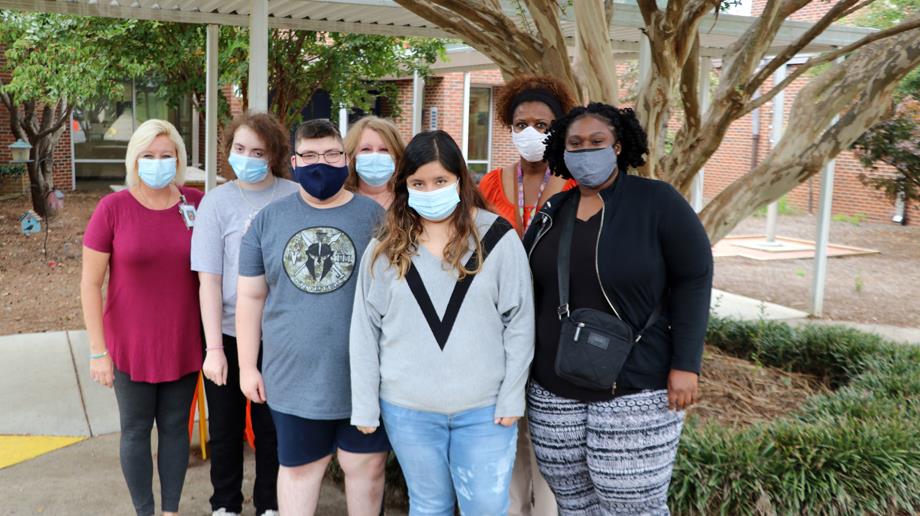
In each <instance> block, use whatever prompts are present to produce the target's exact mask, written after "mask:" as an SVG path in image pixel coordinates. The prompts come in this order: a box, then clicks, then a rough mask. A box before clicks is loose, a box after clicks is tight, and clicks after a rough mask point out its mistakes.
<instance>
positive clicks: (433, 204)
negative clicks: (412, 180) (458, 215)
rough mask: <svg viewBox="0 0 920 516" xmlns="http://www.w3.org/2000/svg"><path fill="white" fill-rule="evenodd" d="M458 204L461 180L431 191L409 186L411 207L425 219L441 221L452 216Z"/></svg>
mask: <svg viewBox="0 0 920 516" xmlns="http://www.w3.org/2000/svg"><path fill="white" fill-rule="evenodd" d="M458 204H460V183H459V182H456V183H454V184H451V185H447V186H445V187H444V188H438V189H437V190H432V191H430V192H422V191H420V190H413V189H412V188H409V207H410V208H412V209H413V210H415V212H416V213H418V214H419V216H420V217H422V218H423V219H426V220H430V221H432V222H440V221H442V220H444V219H446V218H447V217H450V214H451V213H453V212H454V210H456V209H457V205H458Z"/></svg>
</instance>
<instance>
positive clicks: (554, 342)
mask: <svg viewBox="0 0 920 516" xmlns="http://www.w3.org/2000/svg"><path fill="white" fill-rule="evenodd" d="M647 151H648V147H647V144H646V136H645V132H644V131H643V130H642V127H641V126H640V125H639V121H638V120H637V119H636V115H635V113H634V112H633V111H632V110H631V109H619V108H616V107H614V106H610V105H606V104H599V103H592V104H590V105H588V106H587V107H577V108H575V109H573V110H572V111H570V112H569V113H568V114H567V115H566V116H564V117H561V118H559V119H558V120H556V122H555V123H554V124H553V125H552V127H551V128H550V137H549V139H548V141H547V149H546V160H547V162H548V164H549V167H550V169H551V170H552V171H553V173H554V174H556V175H558V176H561V177H563V178H566V179H567V178H570V177H571V178H574V179H575V180H576V181H578V188H577V189H575V190H571V191H568V192H563V193H560V194H557V195H555V196H554V197H552V198H551V199H549V200H548V201H547V202H546V204H545V205H544V207H543V209H542V210H540V212H539V213H538V215H537V217H536V219H534V222H533V224H532V225H531V227H530V229H529V230H528V231H527V234H526V235H525V237H524V246H525V248H526V249H528V251H529V253H530V263H531V268H532V271H533V278H534V296H535V308H536V316H537V333H536V335H537V337H536V354H535V356H534V365H533V370H532V378H531V382H530V385H529V387H528V411H529V418H530V429H531V435H532V438H533V444H534V450H535V452H536V455H537V462H538V463H539V465H540V470H541V471H542V473H543V475H544V477H545V478H546V480H547V482H549V485H550V487H551V488H552V490H553V492H554V493H555V495H556V500H557V503H558V504H559V512H560V514H562V515H566V514H572V515H574V514H598V513H601V514H655V515H658V514H668V507H667V495H668V485H669V483H670V480H671V470H672V468H673V463H674V457H675V455H676V453H677V445H678V441H679V439H680V433H681V428H682V424H683V415H684V412H683V411H684V409H686V408H687V407H688V406H689V405H691V404H693V403H694V402H695V401H696V399H697V396H698V375H699V372H700V362H701V360H702V354H703V337H704V335H705V333H706V325H707V322H708V317H709V297H710V291H711V288H712V252H711V249H710V244H709V239H708V238H707V236H706V233H705V231H704V230H703V227H702V224H700V221H699V218H698V217H697V216H696V214H695V213H694V212H693V210H692V209H691V208H690V206H689V205H688V204H687V202H686V200H685V199H684V198H683V197H682V196H681V195H680V194H679V193H678V192H677V191H676V190H675V189H674V188H672V187H671V186H670V185H669V184H667V183H664V182H661V181H655V180H649V179H644V178H641V177H638V176H631V175H627V170H628V169H629V168H636V167H639V166H642V165H643V164H644V163H645V160H644V158H643V155H644V154H646V152H647Z"/></svg>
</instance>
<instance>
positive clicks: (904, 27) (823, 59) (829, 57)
mask: <svg viewBox="0 0 920 516" xmlns="http://www.w3.org/2000/svg"><path fill="white" fill-rule="evenodd" d="M916 28H920V17H916V18H914V19H913V20H910V21H906V22H903V23H901V24H898V25H895V26H894V27H891V28H889V29H886V30H883V31H879V32H874V33H872V34H869V35H867V36H865V37H863V38H862V39H860V40H859V41H855V42H853V43H851V44H849V45H847V46H845V47H843V48H839V49H837V50H833V51H830V52H825V53H823V54H821V55H820V56H816V57H812V58H811V59H809V60H808V61H806V62H805V63H804V64H802V65H801V66H799V67H798V68H796V70H795V71H794V72H792V73H791V74H789V75H788V76H786V78H785V79H784V80H783V81H781V82H780V83H779V84H777V85H776V86H774V87H773V89H771V90H770V91H769V92H767V93H766V94H764V95H761V96H760V97H759V98H757V99H755V100H752V101H751V102H749V103H748V104H747V105H746V106H744V108H743V109H742V110H741V114H740V115H739V116H744V115H746V114H748V113H750V112H751V111H754V110H755V109H757V108H759V107H760V106H762V105H764V104H766V103H767V102H769V101H770V100H771V99H772V98H773V97H775V96H776V95H777V94H778V93H779V92H781V91H783V89H785V88H786V87H787V86H789V85H790V84H791V83H792V81H794V80H796V79H797V78H799V77H800V76H801V75H802V74H803V73H805V72H807V71H808V70H810V69H811V68H814V67H815V66H818V65H821V64H824V63H829V62H831V61H833V60H835V59H837V58H838V57H840V56H843V55H846V54H849V53H851V52H853V51H854V50H857V49H859V48H860V47H864V46H866V45H868V44H869V43H873V42H875V41H878V40H880V39H884V38H889V37H891V36H895V35H898V34H901V33H903V32H906V31H908V30H913V29H916Z"/></svg>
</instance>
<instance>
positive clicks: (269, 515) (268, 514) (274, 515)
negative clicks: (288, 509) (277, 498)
mask: <svg viewBox="0 0 920 516" xmlns="http://www.w3.org/2000/svg"><path fill="white" fill-rule="evenodd" d="M259 516H281V513H280V512H278V511H274V510H271V509H269V510H267V511H265V512H263V513H262V514H260V515H259Z"/></svg>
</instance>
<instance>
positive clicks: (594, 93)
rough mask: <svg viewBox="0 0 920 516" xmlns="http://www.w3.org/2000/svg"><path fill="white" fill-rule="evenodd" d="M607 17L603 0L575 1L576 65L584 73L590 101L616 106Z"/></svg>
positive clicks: (613, 64) (614, 67)
mask: <svg viewBox="0 0 920 516" xmlns="http://www.w3.org/2000/svg"><path fill="white" fill-rule="evenodd" d="M606 15H607V11H606V6H605V5H604V3H603V1H602V0H581V1H579V2H575V24H576V30H577V34H578V38H577V40H578V41H577V43H578V45H577V47H576V51H577V54H576V62H577V65H578V68H579V69H580V70H581V72H582V73H581V77H582V81H583V83H584V86H585V90H586V93H587V97H588V99H587V100H592V101H595V102H605V103H607V104H612V105H616V104H617V103H618V102H617V73H616V61H615V60H614V54H613V45H612V44H611V43H610V32H609V29H608V25H607V21H606V20H607V19H608V18H607V17H606Z"/></svg>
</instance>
